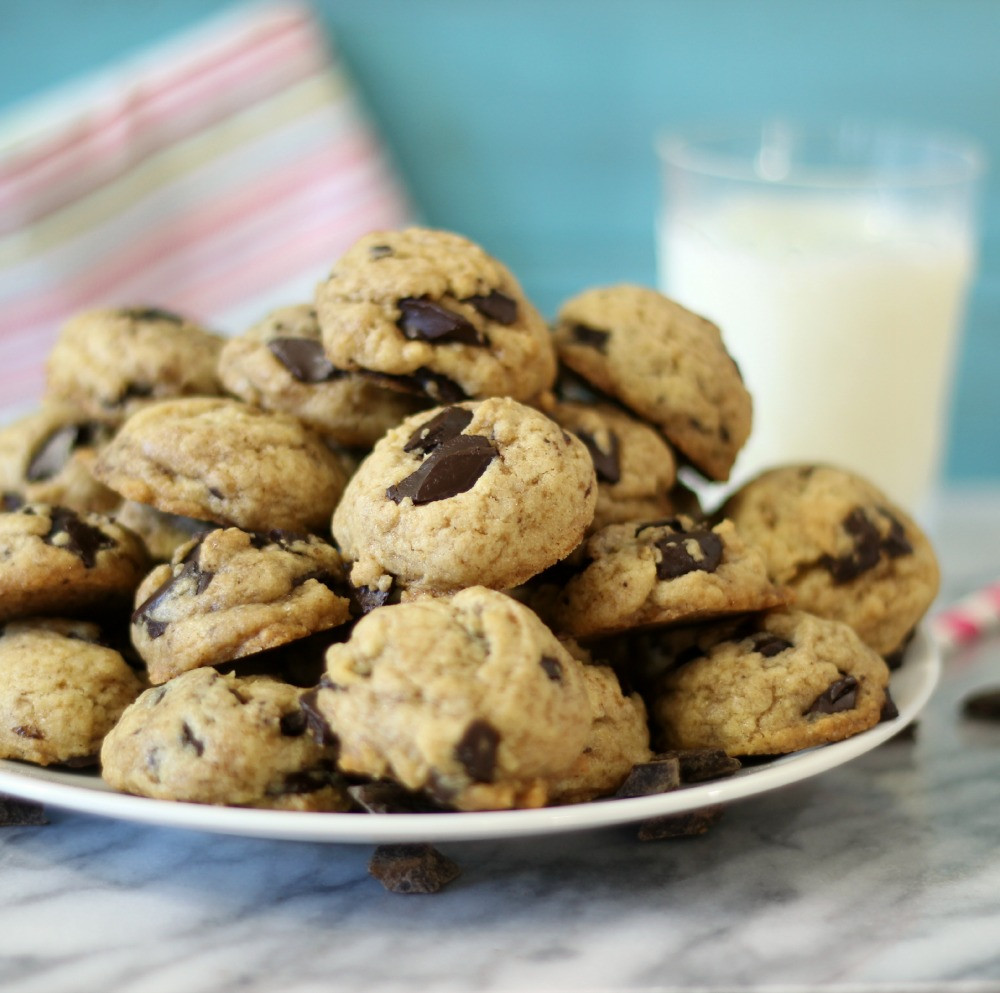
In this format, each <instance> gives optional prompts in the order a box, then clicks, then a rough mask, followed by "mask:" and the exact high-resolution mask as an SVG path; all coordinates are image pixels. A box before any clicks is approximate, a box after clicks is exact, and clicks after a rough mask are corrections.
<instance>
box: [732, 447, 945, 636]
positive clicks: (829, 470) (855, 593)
mask: <svg viewBox="0 0 1000 993" xmlns="http://www.w3.org/2000/svg"><path fill="white" fill-rule="evenodd" d="M720 513H723V514H725V515H726V516H728V517H730V518H731V519H732V520H733V521H734V522H735V523H736V525H737V527H738V528H739V529H740V532H741V533H742V534H743V535H744V536H745V537H746V539H747V540H748V541H751V542H753V543H754V544H755V545H756V546H757V547H759V548H760V549H761V551H762V552H763V553H764V556H765V558H766V560H767V565H768V569H769V571H770V573H771V575H772V577H773V578H774V579H775V581H776V582H779V583H782V584H783V585H787V586H788V587H790V588H791V589H792V590H793V591H794V593H795V602H796V605H797V606H798V607H800V608H801V609H803V610H808V611H810V612H811V613H814V614H819V615H820V616H821V617H831V618H835V619H837V620H841V621H845V622H846V623H848V624H850V625H851V627H853V628H854V629H855V630H856V631H857V632H858V634H860V635H861V637H862V639H863V640H864V641H865V642H866V643H867V644H869V645H871V647H872V648H874V649H875V651H877V652H878V653H879V654H880V655H885V656H889V655H892V654H893V653H896V652H898V651H899V650H900V649H901V648H902V647H903V646H904V645H905V644H906V641H907V639H908V637H909V635H910V633H911V632H912V631H913V628H914V627H915V625H916V624H917V623H918V622H919V621H920V619H921V618H922V617H923V616H924V614H925V613H926V611H927V609H928V608H929V607H930V605H931V603H932V602H933V601H934V598H935V596H936V595H937V591H938V587H939V584H940V570H939V567H938V562H937V557H936V555H935V553H934V549H933V547H932V546H931V543H930V541H929V539H928V538H927V536H926V535H925V534H924V532H923V531H922V530H921V529H920V527H919V526H918V525H917V523H916V522H915V521H914V520H913V519H912V518H911V517H910V516H909V515H908V514H907V513H906V512H905V511H904V510H903V509H902V508H901V507H899V506H898V505H897V504H895V503H893V502H891V501H890V500H889V499H888V498H887V497H886V496H885V494H884V493H882V492H881V490H879V489H878V488H877V487H875V486H874V485H873V484H872V483H870V482H868V481H867V480H865V479H863V478H862V477H860V476H858V475H857V474H855V473H852V472H849V471H846V470H844V469H840V468H837V467H834V466H824V465H789V466H780V467H777V468H775V469H772V470H769V471H767V472H764V473H762V474H761V475H760V476H758V477H756V478H755V479H753V480H750V481H749V482H747V483H745V484H744V485H743V486H742V487H741V488H740V489H739V490H737V491H736V492H735V493H734V494H733V495H732V496H731V497H730V498H729V500H727V501H726V503H725V504H724V506H723V507H722V508H721V510H720Z"/></svg>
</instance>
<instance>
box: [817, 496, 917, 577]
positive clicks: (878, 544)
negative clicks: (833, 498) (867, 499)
mask: <svg viewBox="0 0 1000 993" xmlns="http://www.w3.org/2000/svg"><path fill="white" fill-rule="evenodd" d="M876 510H877V512H878V513H879V514H881V515H882V516H883V517H885V518H887V519H888V521H889V533H888V534H887V535H886V536H885V537H884V538H883V537H882V533H881V532H880V531H879V529H878V526H877V525H876V524H874V523H873V522H872V521H871V520H869V518H868V516H867V515H866V514H865V512H864V511H863V510H862V509H861V508H860V507H855V508H854V509H853V510H852V511H851V512H850V513H849V514H848V515H847V517H845V518H844V520H843V523H842V526H843V528H844V530H845V531H846V532H847V533H848V534H849V535H850V536H851V541H852V543H853V546H854V547H853V548H852V549H851V551H850V552H848V553H847V554H846V555H841V556H839V557H835V556H832V555H824V556H823V557H822V558H821V559H820V565H822V566H823V568H825V569H826V570H827V571H828V572H829V573H830V575H831V576H832V577H833V581H834V582H835V583H848V582H850V581H851V580H852V579H857V578H858V576H860V575H862V574H863V573H865V572H867V571H868V570H869V569H874V568H875V566H877V565H878V563H879V560H880V559H881V557H882V553H883V552H884V553H885V554H886V555H888V556H889V558H898V557H899V556H901V555H909V554H911V553H912V552H913V546H912V545H911V544H910V542H909V540H908V539H907V537H906V532H905V530H904V528H903V525H902V524H901V523H900V522H899V520H898V519H897V518H896V517H894V516H893V515H892V514H891V513H890V512H889V511H888V510H886V509H885V508H884V507H878V508H876Z"/></svg>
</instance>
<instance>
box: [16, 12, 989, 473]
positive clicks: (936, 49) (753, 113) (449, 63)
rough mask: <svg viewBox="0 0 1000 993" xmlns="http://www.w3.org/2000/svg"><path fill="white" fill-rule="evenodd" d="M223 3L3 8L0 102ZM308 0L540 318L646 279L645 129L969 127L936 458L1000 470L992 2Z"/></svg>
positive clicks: (432, 208)
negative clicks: (976, 233) (840, 124)
mask: <svg viewBox="0 0 1000 993" xmlns="http://www.w3.org/2000/svg"><path fill="white" fill-rule="evenodd" d="M230 6H232V4H231V3H227V2H223V0H169V2H168V0H0V110H2V109H3V108H4V107H5V106H7V105H10V104H13V103H15V102H17V101H18V100H20V99H22V98H24V97H28V96H30V95H32V94H34V93H36V92H38V91H40V90H43V89H45V88H47V87H49V86H51V85H53V84H56V83H60V82H64V81H66V80H67V79H69V78H71V77H72V76H75V75H77V74H79V73H82V72H85V71H87V70H89V69H92V68H95V67H97V66H99V65H101V64H102V63H104V62H105V61H107V60H110V59H114V58H116V57H119V56H121V55H123V54H126V53H130V52H132V51H135V50H136V49H138V48H141V47H144V46H145V45H148V44H149V43H152V42H155V41H156V40H158V39H160V38H161V37H163V36H164V35H165V34H167V33H169V32H171V31H173V30H175V29H178V28H181V27H184V26H188V25H190V24H193V23H194V22H196V21H198V20H200V19H202V18H203V17H205V16H206V15H208V14H211V13H213V12H215V11H218V10H221V9H223V8H226V7H230ZM313 7H314V9H315V10H316V12H317V14H318V15H319V17H320V19H321V21H322V23H323V24H324V26H325V27H326V28H327V29H328V31H329V33H330V35H331V37H332V38H333V39H334V42H335V44H336V47H337V48H338V50H339V51H340V53H341V55H342V56H343V58H344V61H345V62H346V64H347V66H348V68H349V70H350V71H351V72H352V74H353V76H354V78H355V79H356V80H357V82H358V83H359V84H360V88H361V90H362V93H363V96H364V99H365V102H366V103H367V105H368V107H369V109H370V110H371V112H372V114H373V116H374V117H375V120H376V122H377V123H378V125H379V126H380V128H381V130H382V133H383V136H384V138H385V140H386V142H387V144H388V145H389V147H390V149H391V151H392V153H393V155H394V157H395V159H396V162H397V164H398V166H399V168H400V170H401V172H402V173H403V175H404V176H405V178H406V181H407V183H408V186H409V188H410V190H411V192H412V194H413V197H414V199H415V201H416V203H417V204H418V205H419V207H420V209H421V211H422V214H423V219H424V220H425V221H426V222H427V223H429V224H433V225H435V226H439V227H445V228H451V229H453V230H456V231H460V232H462V233H463V234H466V235H468V236H469V237H471V238H473V239H475V240H477V241H479V242H480V243H482V244H483V245H484V246H485V247H486V248H487V249H488V250H490V251H491V252H493V253H494V254H495V255H497V256H498V257H500V258H502V259H503V260H504V261H505V262H507V263H508V265H510V267H511V268H512V269H513V270H514V271H515V273H516V274H517V275H518V277H519V278H520V279H521V281H522V283H523V284H524V285H525V288H526V289H527V291H528V292H529V294H530V295H531V296H532V298H533V299H534V300H535V301H536V303H537V304H538V305H539V306H540V307H541V309H542V310H543V311H544V312H545V313H547V314H551V313H552V312H553V311H554V310H555V308H556V307H557V306H558V304H559V303H560V301H561V300H563V299H565V298H566V297H567V296H569V295H571V294H573V293H576V292H578V291H579V290H581V289H583V288H585V287H586V286H590V285H595V284H599V283H608V282H614V281H617V280H629V281H633V282H640V283H646V284H649V285H653V284H654V283H655V278H656V274H655V258H654V244H653V215H654V209H655V205H656V200H657V182H658V178H657V172H656V163H655V159H654V155H653V149H652V143H653V135H654V133H655V132H656V130H657V129H659V128H664V127H675V126H679V125H683V124H686V123H691V122H694V121H702V120H705V119H710V120H711V119H720V120H731V119H740V118H752V117H759V116H766V115H773V114H776V113H778V114H787V115H789V116H793V117H808V116H817V117H831V116H840V115H846V116H863V117H870V118H878V119H883V118H887V119H891V120H896V121H902V122H907V123H913V124H931V125H935V126H940V127H945V128H947V129H949V130H956V131H961V132H966V133H968V134H969V135H971V136H973V137H975V138H976V139H977V140H978V141H979V142H980V143H981V144H982V145H983V146H984V147H985V149H986V152H987V154H988V155H989V157H990V158H991V160H992V163H993V171H992V172H991V173H990V174H989V177H988V180H987V183H986V186H985V190H984V198H983V203H984V211H983V212H984V229H983V233H982V265H981V271H980V274H979V277H978V278H977V281H976V283H975V286H974V289H973V294H972V300H971V303H970V312H969V319H968V323H967V327H966V331H965V334H964V338H963V341H962V344H961V350H960V356H959V365H958V376H957V385H956V390H955V396H954V402H953V412H952V420H951V435H950V443H949V448H948V455H947V463H946V467H945V468H946V475H947V478H948V479H949V480H951V481H961V482H967V481H996V480H1000V436H998V429H997V426H998V425H1000V388H998V382H997V380H998V375H1000V333H998V328H1000V0H838V2H835V3H822V2H813V0H663V2H655V0H508V2H502V0H494V2H489V3H486V2H478V0H316V2H315V3H314V4H313ZM905 363H906V360H905V356H901V358H900V364H899V367H898V368H895V369H887V370H886V378H887V380H888V379H889V378H890V377H892V376H897V375H899V376H902V375H905ZM849 386H850V384H845V387H846V388H849Z"/></svg>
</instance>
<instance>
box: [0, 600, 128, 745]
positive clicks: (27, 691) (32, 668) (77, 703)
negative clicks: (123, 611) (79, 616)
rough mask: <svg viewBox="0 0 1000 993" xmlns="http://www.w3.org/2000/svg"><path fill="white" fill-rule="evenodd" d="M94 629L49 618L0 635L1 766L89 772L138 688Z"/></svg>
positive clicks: (122, 662)
mask: <svg viewBox="0 0 1000 993" xmlns="http://www.w3.org/2000/svg"><path fill="white" fill-rule="evenodd" d="M100 638H101V632H100V629H99V628H98V626H97V625H96V624H92V623H88V622H86V621H74V620H66V619H64V618H49V619H45V620H41V619H37V618H35V619H32V620H26V621H11V622H10V623H8V624H5V625H4V626H3V627H2V628H0V758H5V759H18V760H20V761H22V762H32V763H34V764H36V765H55V764H70V765H89V764H92V763H93V762H96V761H97V755H98V753H99V752H100V749H101V742H102V741H103V740H104V736H105V735H106V734H107V733H108V732H109V731H110V730H111V728H112V727H114V725H115V724H116V723H117V721H118V718H119V717H120V716H121V714H122V711H123V710H124V709H125V708H126V707H127V706H128V705H129V704H130V703H132V701H133V700H134V699H135V698H136V697H137V696H138V695H139V693H140V692H142V689H143V684H142V683H141V682H140V680H139V678H138V677H137V676H136V675H135V673H134V672H133V671H132V670H131V669H130V668H129V667H128V665H127V664H126V663H125V660H124V659H123V658H122V656H121V655H120V654H119V653H118V652H116V651H114V650H113V649H111V648H108V647H106V646H105V645H103V644H101V642H100Z"/></svg>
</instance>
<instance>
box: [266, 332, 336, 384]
mask: <svg viewBox="0 0 1000 993" xmlns="http://www.w3.org/2000/svg"><path fill="white" fill-rule="evenodd" d="M267 347H268V350H269V351H270V352H271V354H272V355H273V356H274V357H275V358H276V359H277V360H278V361H279V362H280V363H281V364H282V365H283V366H284V367H285V368H286V369H287V370H288V371H289V372H290V373H291V374H292V376H293V377H294V378H295V379H297V380H298V381H299V382H300V383H326V382H329V381H330V380H331V379H337V378H338V377H340V376H344V375H346V373H344V372H342V371H341V370H340V369H337V368H336V367H335V366H334V365H333V363H332V362H331V361H330V360H329V359H328V358H327V357H326V353H325V352H324V351H323V346H322V344H321V343H320V342H318V341H316V340H314V339H312V338H272V339H271V340H270V341H269V342H268V343H267Z"/></svg>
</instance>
